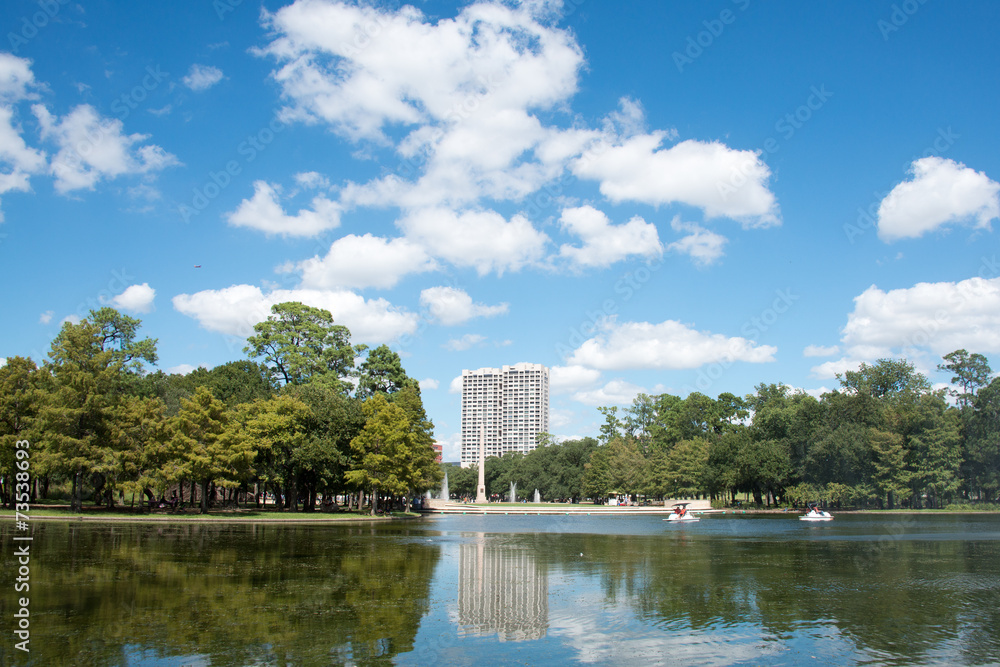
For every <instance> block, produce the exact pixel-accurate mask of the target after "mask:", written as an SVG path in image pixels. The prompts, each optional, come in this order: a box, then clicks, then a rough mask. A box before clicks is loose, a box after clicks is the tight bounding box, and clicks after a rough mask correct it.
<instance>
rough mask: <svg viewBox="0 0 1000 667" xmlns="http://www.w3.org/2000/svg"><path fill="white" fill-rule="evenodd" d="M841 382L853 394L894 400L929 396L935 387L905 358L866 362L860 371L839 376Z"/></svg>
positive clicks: (847, 372)
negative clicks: (922, 395)
mask: <svg viewBox="0 0 1000 667" xmlns="http://www.w3.org/2000/svg"><path fill="white" fill-rule="evenodd" d="M837 379H838V380H840V383H841V385H842V386H843V387H844V388H845V389H847V390H848V391H850V392H853V393H858V394H868V395H870V396H872V397H873V398H876V399H882V400H886V401H894V400H898V399H910V398H912V397H913V396H916V395H919V394H925V393H928V392H929V391H930V389H931V384H930V382H929V381H928V380H927V378H925V377H924V376H923V375H921V374H920V373H917V372H916V371H915V370H914V369H913V364H911V363H910V362H908V361H906V360H905V359H879V360H877V361H876V362H875V363H874V364H872V365H868V364H866V363H862V364H861V367H860V368H859V369H858V370H856V371H846V372H845V373H843V374H840V373H838V374H837Z"/></svg>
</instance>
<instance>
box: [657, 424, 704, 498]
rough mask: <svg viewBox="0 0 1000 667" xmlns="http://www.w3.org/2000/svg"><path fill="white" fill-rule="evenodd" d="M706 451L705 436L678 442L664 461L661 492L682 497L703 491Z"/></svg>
mask: <svg viewBox="0 0 1000 667" xmlns="http://www.w3.org/2000/svg"><path fill="white" fill-rule="evenodd" d="M708 452H709V442H708V440H706V439H705V438H696V439H694V440H681V441H680V442H678V443H677V445H676V446H675V447H674V449H673V451H672V452H671V453H670V456H669V457H667V458H666V461H665V463H666V465H665V470H664V475H665V479H664V482H665V484H664V490H663V494H664V495H667V496H673V497H674V498H682V497H689V496H696V495H699V494H701V493H703V492H704V491H705V487H706V484H705V472H706V467H707V465H708Z"/></svg>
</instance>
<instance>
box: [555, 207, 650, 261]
mask: <svg viewBox="0 0 1000 667" xmlns="http://www.w3.org/2000/svg"><path fill="white" fill-rule="evenodd" d="M559 222H560V224H561V225H562V228H563V229H564V230H565V231H567V232H568V233H570V234H573V235H574V236H578V237H579V238H580V239H581V240H582V241H583V245H582V246H571V245H568V244H566V245H563V246H562V247H561V248H560V249H559V254H560V256H562V257H564V258H566V259H568V260H569V261H570V262H571V264H572V265H574V266H576V267H579V268H585V267H595V266H596V267H606V266H611V265H612V264H614V263H615V262H618V261H621V260H623V259H626V258H627V257H629V256H632V255H639V256H642V257H656V256H659V255H660V254H661V253H662V252H663V246H662V245H660V237H659V235H658V234H657V232H656V225H652V224H650V223H648V222H646V221H645V220H643V219H642V218H641V217H639V216H635V217H634V218H632V219H631V220H629V221H628V222H627V223H625V224H622V225H612V224H611V221H610V220H609V219H608V216H607V215H605V214H604V212H603V211H599V210H597V209H596V208H594V207H593V206H579V207H576V208H567V209H564V210H563V212H562V215H561V217H560V218H559Z"/></svg>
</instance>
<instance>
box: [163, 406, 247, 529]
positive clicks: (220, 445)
mask: <svg viewBox="0 0 1000 667" xmlns="http://www.w3.org/2000/svg"><path fill="white" fill-rule="evenodd" d="M229 418H230V415H229V413H228V411H227V410H226V406H225V404H224V403H222V401H220V400H219V399H217V398H215V397H214V396H212V392H211V391H209V390H208V389H207V388H205V387H198V389H196V390H195V393H194V396H192V397H191V398H190V399H182V400H181V409H180V412H178V413H177V416H175V417H173V418H172V419H171V420H170V445H169V448H170V451H171V453H172V454H173V458H174V459H175V460H176V461H178V462H179V465H178V467H177V469H175V471H174V475H175V479H174V480H172V481H179V480H180V479H193V480H196V481H197V482H199V483H200V484H201V513H202V514H205V513H207V512H208V501H209V495H208V494H209V486H210V485H212V484H215V485H216V486H222V487H232V486H236V485H238V484H239V483H240V482H241V480H243V479H245V478H246V477H247V476H248V474H249V472H250V466H251V463H252V462H253V458H254V452H253V450H252V448H251V447H250V443H249V442H248V441H247V440H246V439H245V438H241V437H238V435H237V434H236V433H234V432H233V431H232V430H228V431H227V426H228V424H229Z"/></svg>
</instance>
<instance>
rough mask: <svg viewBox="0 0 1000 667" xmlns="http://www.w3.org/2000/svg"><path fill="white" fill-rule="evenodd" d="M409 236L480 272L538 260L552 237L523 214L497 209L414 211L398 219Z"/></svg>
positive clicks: (513, 267)
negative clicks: (507, 213)
mask: <svg viewBox="0 0 1000 667" xmlns="http://www.w3.org/2000/svg"><path fill="white" fill-rule="evenodd" d="M398 225H399V227H400V229H402V230H403V232H404V234H405V235H406V237H407V238H409V239H411V240H412V241H414V242H416V243H420V244H421V245H423V246H424V247H425V248H427V250H428V252H430V253H431V254H433V255H434V256H436V257H439V258H441V259H443V260H445V261H447V262H449V263H451V264H454V265H455V266H459V267H468V268H474V269H475V270H476V272H477V273H479V275H481V276H482V275H486V274H488V273H490V272H496V273H497V274H502V273H503V272H504V271H517V270H519V269H521V268H523V267H525V266H528V265H532V264H536V263H538V262H539V261H540V260H541V259H542V257H543V255H544V252H545V246H546V244H547V243H548V241H549V237H548V236H546V235H545V234H543V233H542V232H540V231H538V230H537V229H535V228H534V227H533V226H532V224H531V222H530V221H529V220H528V219H527V218H525V217H524V216H521V215H515V216H513V217H512V218H511V219H510V220H509V221H508V220H506V219H505V218H504V217H503V216H502V215H500V214H499V213H497V212H496V211H464V212H456V211H451V210H447V209H442V208H435V209H422V210H420V211H414V212H413V213H410V214H409V215H406V216H404V217H403V218H402V219H401V220H399V222H398Z"/></svg>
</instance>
